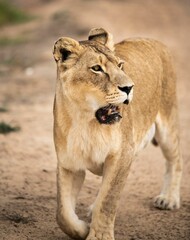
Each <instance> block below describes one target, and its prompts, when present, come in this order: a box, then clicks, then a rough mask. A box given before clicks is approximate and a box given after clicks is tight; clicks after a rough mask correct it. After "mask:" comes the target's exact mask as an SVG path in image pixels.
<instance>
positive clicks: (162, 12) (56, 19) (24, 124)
mask: <svg viewBox="0 0 190 240" xmlns="http://www.w3.org/2000/svg"><path fill="white" fill-rule="evenodd" d="M14 2H15V3H17V5H18V6H21V7H23V8H24V10H26V11H29V12H30V13H31V14H35V15H37V16H38V17H37V18H36V19H35V20H34V21H32V22H30V23H27V24H22V25H19V26H9V27H4V28H3V29H1V31H0V39H1V38H2V37H8V38H10V37H11V38H13V39H24V42H22V44H21V43H20V44H18V41H17V43H16V42H15V43H14V41H13V42H12V43H11V44H8V45H7V46H4V45H3V46H1V45H0V107H5V108H7V109H8V112H0V121H2V120H3V121H6V122H9V123H11V124H13V125H18V126H20V127H21V130H20V131H19V132H15V133H10V134H9V135H0V239H2V240H25V239H27V240H61V239H62V240H66V239H69V238H68V237H67V236H66V235H64V233H63V232H61V230H60V229H59V227H58V226H57V224H56V221H55V211H56V157H55V151H54V146H53V140H52V103H53V95H54V85H55V78H56V68H55V64H54V62H53V59H52V55H51V49H52V45H53V42H54V41H55V40H56V39H57V38H58V37H60V36H62V35H63V36H70V37H74V38H76V39H84V38H86V36H87V33H88V31H89V29H90V28H91V27H97V26H102V27H104V28H106V29H108V30H109V31H110V32H112V33H113V34H114V37H115V40H116V41H119V40H122V39H123V38H126V37H134V36H142V37H144V36H146V37H151V38H155V39H158V40H160V41H162V42H164V43H165V44H167V45H168V46H169V47H170V49H171V51H172V53H173V56H174V59H175V64H176V67H177V74H178V96H179V106H180V125H181V146H182V152H183V157H184V176H183V179H182V188H181V196H182V207H181V209H180V210H178V211H173V212H169V211H159V210H157V209H154V208H153V207H152V198H153V197H154V196H156V195H157V194H158V193H159V190H160V187H161V183H162V176H163V173H164V161H163V157H162V154H161V152H160V150H159V148H154V147H153V146H149V147H148V148H147V150H145V151H144V152H142V154H141V155H140V156H138V158H137V160H136V161H135V162H134V164H133V166H132V169H131V172H130V175H129V178H128V181H127V183H126V187H125V190H124V192H123V195H122V198H121V201H120V206H119V209H118V214H117V219H116V227H115V236H116V239H117V240H139V239H143V240H158V239H159V240H161V239H163V240H181V239H185V240H188V239H190V184H189V183H190V152H189V146H190V131H189V129H190V111H189V109H190V94H189V89H190V81H189V74H188V73H189V67H190V66H189V62H190V57H189V51H190V41H189V37H190V34H189V25H190V18H189V16H190V3H189V1H188V0H181V1H177V0H168V1H164V0H161V1H159V0H157V1H156V0H155V1H153V0H147V1H140V0H139V1H138V0H134V1H132V0H126V1H125V0H118V1H113V0H112V1H111V0H110V1H106V0H104V1H93V0H91V1H84V0H78V1H74V0H70V1H69V0H67V1H66V0H62V1H58V0H56V1H51V0H49V1H45V0H35V1H30V3H29V1H24V0H17V1H16V0H15V1H14ZM73 6H74V7H73ZM23 36H24V38H23ZM100 182H101V178H99V177H96V176H94V175H92V174H90V173H88V175H87V179H86V182H85V186H84V187H83V189H82V192H81V194H80V196H79V204H78V208H77V211H78V213H79V215H80V216H81V218H84V219H86V220H87V218H86V213H87V207H88V205H89V204H91V203H92V202H93V200H94V199H95V196H96V193H97V190H98V187H99V185H100Z"/></svg>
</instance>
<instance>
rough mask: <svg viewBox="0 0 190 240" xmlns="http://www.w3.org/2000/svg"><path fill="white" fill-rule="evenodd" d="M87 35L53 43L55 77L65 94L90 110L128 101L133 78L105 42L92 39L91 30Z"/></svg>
mask: <svg viewBox="0 0 190 240" xmlns="http://www.w3.org/2000/svg"><path fill="white" fill-rule="evenodd" d="M95 36H96V35H95ZM107 38H108V36H107ZM89 39H90V40H88V41H84V42H77V41H75V40H73V39H70V38H60V39H59V40H58V41H57V42H56V43H55V46H54V57H55V60H56V62H57V66H58V81H60V84H61V86H62V91H63V94H64V96H65V98H66V99H68V100H69V101H70V102H71V103H72V104H75V105H77V107H79V108H81V109H83V110H86V111H93V112H95V111H97V110H98V109H100V108H102V107H104V106H107V105H110V106H113V105H114V106H115V105H116V106H117V105H118V104H121V103H129V102H130V101H131V100H132V96H133V89H132V87H133V82H132V80H131V79H130V78H129V77H128V76H127V75H126V73H125V72H124V71H123V65H124V62H123V61H122V60H121V59H119V58H118V57H116V56H115V55H114V52H113V51H111V50H110V48H109V45H107V46H106V42H104V43H102V41H98V40H97V39H94V35H93V34H92V33H91V35H90V36H89ZM107 42H108V39H107ZM112 109H113V107H112ZM108 110H109V109H108ZM112 114H114V111H113V113H112Z"/></svg>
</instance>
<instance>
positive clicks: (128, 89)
mask: <svg viewBox="0 0 190 240" xmlns="http://www.w3.org/2000/svg"><path fill="white" fill-rule="evenodd" d="M133 86H134V85H131V86H125V87H118V88H119V90H121V91H123V92H125V93H127V95H128V94H129V93H130V91H131V89H132V88H133Z"/></svg>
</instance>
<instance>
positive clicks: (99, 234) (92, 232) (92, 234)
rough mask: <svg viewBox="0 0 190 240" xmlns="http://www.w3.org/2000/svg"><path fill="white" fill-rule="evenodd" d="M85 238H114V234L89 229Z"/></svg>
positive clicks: (104, 239)
mask: <svg viewBox="0 0 190 240" xmlns="http://www.w3.org/2000/svg"><path fill="white" fill-rule="evenodd" d="M86 240H115V239H114V236H113V234H112V233H110V232H107V231H106V232H103V231H95V230H94V229H91V230H90V233H89V235H88V237H87V239H86Z"/></svg>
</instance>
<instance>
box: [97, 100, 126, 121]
mask: <svg viewBox="0 0 190 240" xmlns="http://www.w3.org/2000/svg"><path fill="white" fill-rule="evenodd" d="M95 116H96V119H97V120H98V122H99V123H100V124H114V123H116V122H119V121H120V120H121V118H122V116H121V114H120V109H119V107H118V106H116V105H112V104H108V105H106V106H104V107H101V108H99V109H98V110H97V111H96V112H95Z"/></svg>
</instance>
